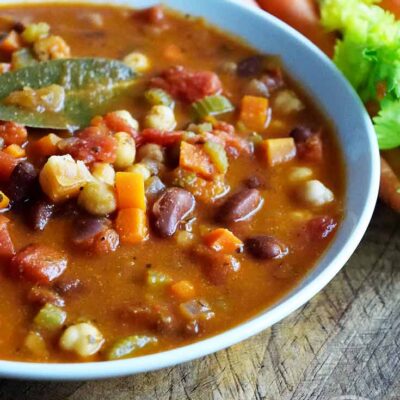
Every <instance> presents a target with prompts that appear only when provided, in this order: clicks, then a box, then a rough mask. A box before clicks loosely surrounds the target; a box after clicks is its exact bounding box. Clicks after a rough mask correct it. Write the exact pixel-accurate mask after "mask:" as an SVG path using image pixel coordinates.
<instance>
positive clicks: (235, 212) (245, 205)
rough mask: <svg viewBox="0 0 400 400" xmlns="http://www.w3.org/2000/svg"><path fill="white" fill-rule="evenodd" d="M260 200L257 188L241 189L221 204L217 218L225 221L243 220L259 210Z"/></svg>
mask: <svg viewBox="0 0 400 400" xmlns="http://www.w3.org/2000/svg"><path fill="white" fill-rule="evenodd" d="M262 201H263V200H262V198H261V194H260V192H259V191H258V190H257V189H243V190H241V191H240V192H237V193H235V194H234V195H233V196H231V197H229V198H228V200H226V201H225V203H224V204H222V206H221V207H220V209H219V211H218V215H217V219H218V220H219V221H221V222H226V223H230V222H238V221H244V220H246V219H248V218H250V217H251V216H252V215H253V214H255V213H256V212H257V211H258V210H259V208H260V206H261V205H262Z"/></svg>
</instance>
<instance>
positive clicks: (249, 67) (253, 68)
mask: <svg viewBox="0 0 400 400" xmlns="http://www.w3.org/2000/svg"><path fill="white" fill-rule="evenodd" d="M262 69H263V57H262V56H252V57H248V58H245V59H244V60H242V61H240V62H239V64H238V66H237V70H236V72H237V74H238V75H239V76H240V77H242V78H245V77H249V76H255V75H258V74H259V73H261V71H262Z"/></svg>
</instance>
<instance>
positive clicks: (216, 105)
mask: <svg viewBox="0 0 400 400" xmlns="http://www.w3.org/2000/svg"><path fill="white" fill-rule="evenodd" d="M192 108H193V111H194V113H195V115H196V116H197V117H198V118H204V117H207V116H209V115H220V114H225V113H227V112H230V111H233V110H234V109H235V108H234V107H233V105H232V103H231V102H230V101H229V100H228V99H227V98H226V97H225V96H221V95H214V96H207V97H204V98H203V99H201V100H199V101H196V102H195V103H193V104H192Z"/></svg>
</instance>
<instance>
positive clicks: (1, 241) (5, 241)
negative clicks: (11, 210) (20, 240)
mask: <svg viewBox="0 0 400 400" xmlns="http://www.w3.org/2000/svg"><path fill="white" fill-rule="evenodd" d="M9 221H10V220H9V219H8V218H6V217H5V216H3V215H0V259H2V260H4V259H10V258H11V257H12V256H13V255H14V254H15V249H14V244H13V242H12V240H11V237H10V233H9V232H8V227H7V224H8V223H9Z"/></svg>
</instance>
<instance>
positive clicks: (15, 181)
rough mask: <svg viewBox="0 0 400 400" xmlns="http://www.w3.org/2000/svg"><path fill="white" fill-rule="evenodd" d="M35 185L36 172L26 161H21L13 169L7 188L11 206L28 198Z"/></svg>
mask: <svg viewBox="0 0 400 400" xmlns="http://www.w3.org/2000/svg"><path fill="white" fill-rule="evenodd" d="M36 184H37V172H36V169H35V167H34V166H33V165H32V164H31V163H30V162H28V161H22V162H20V163H19V164H17V166H16V167H15V168H14V170H13V172H12V173H11V176H10V181H9V184H8V187H7V190H6V192H7V195H8V196H9V197H10V200H11V201H12V203H13V204H17V203H20V202H22V201H25V200H27V199H28V198H29V196H30V195H31V194H32V192H33V191H34V189H35V187H36Z"/></svg>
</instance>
